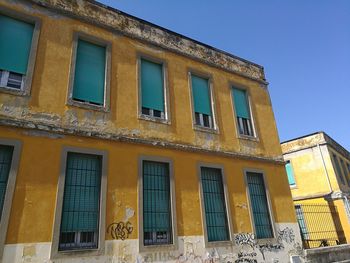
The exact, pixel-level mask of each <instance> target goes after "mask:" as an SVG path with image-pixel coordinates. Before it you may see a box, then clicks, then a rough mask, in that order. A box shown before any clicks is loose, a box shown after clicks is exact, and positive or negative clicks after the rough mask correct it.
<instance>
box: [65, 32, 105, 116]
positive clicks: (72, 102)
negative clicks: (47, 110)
mask: <svg viewBox="0 0 350 263" xmlns="http://www.w3.org/2000/svg"><path fill="white" fill-rule="evenodd" d="M79 40H83V41H86V42H89V43H91V44H94V45H98V46H103V47H105V49H106V57H105V83H104V90H103V92H104V93H103V95H104V98H103V105H96V104H93V103H89V102H85V101H78V100H75V99H74V98H73V91H74V76H75V66H76V60H77V51H78V42H79ZM111 52H112V43H111V42H110V41H107V40H104V39H101V38H98V37H95V36H93V35H89V34H86V33H84V32H80V31H79V32H78V31H75V32H74V33H73V45H72V58H71V66H70V72H69V85H68V97H67V105H69V106H76V107H80V108H85V109H90V110H97V111H104V112H109V110H110V83H111V59H112V58H111V56H112V55H111V54H112V53H111Z"/></svg>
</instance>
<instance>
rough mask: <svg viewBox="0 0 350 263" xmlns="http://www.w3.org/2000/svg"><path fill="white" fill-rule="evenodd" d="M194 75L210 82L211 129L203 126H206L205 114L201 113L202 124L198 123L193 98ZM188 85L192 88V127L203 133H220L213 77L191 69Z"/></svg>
mask: <svg viewBox="0 0 350 263" xmlns="http://www.w3.org/2000/svg"><path fill="white" fill-rule="evenodd" d="M192 75H194V76H197V77H199V78H203V79H207V80H208V88H209V96H210V109H211V113H212V116H209V117H210V118H209V123H210V127H206V126H204V125H202V124H204V121H203V114H202V113H200V115H199V116H200V124H201V125H198V124H197V123H196V112H195V109H194V96H193V88H192ZM188 85H189V87H190V98H191V100H190V103H191V112H192V126H193V129H194V130H197V131H202V132H211V133H219V126H218V124H217V118H216V106H215V100H214V88H213V77H212V75H211V74H208V73H203V72H199V71H198V70H196V69H189V70H188Z"/></svg>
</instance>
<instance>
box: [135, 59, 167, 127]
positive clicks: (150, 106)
mask: <svg viewBox="0 0 350 263" xmlns="http://www.w3.org/2000/svg"><path fill="white" fill-rule="evenodd" d="M139 63H140V69H139V71H140V93H141V105H140V106H141V116H148V117H151V118H155V119H163V120H165V119H167V114H166V109H165V108H166V105H165V72H164V71H165V70H164V65H163V63H158V62H154V61H150V60H147V59H144V58H140V62H139Z"/></svg>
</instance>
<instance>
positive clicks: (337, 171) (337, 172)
mask: <svg viewBox="0 0 350 263" xmlns="http://www.w3.org/2000/svg"><path fill="white" fill-rule="evenodd" d="M333 163H334V165H335V169H336V174H337V175H338V177H339V178H340V181H341V182H342V184H345V178H344V175H343V173H342V170H341V168H340V164H339V160H338V157H337V156H336V155H335V154H333Z"/></svg>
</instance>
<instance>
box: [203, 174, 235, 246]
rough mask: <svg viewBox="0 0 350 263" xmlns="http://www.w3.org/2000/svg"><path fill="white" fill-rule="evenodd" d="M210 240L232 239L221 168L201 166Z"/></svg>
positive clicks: (206, 220)
mask: <svg viewBox="0 0 350 263" xmlns="http://www.w3.org/2000/svg"><path fill="white" fill-rule="evenodd" d="M201 183H202V191H203V202H204V212H205V222H206V228H207V236H208V242H214V241H227V240H230V234H229V227H228V220H227V209H226V202H225V193H224V185H223V181H222V174H221V169H217V168H208V167H201Z"/></svg>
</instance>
